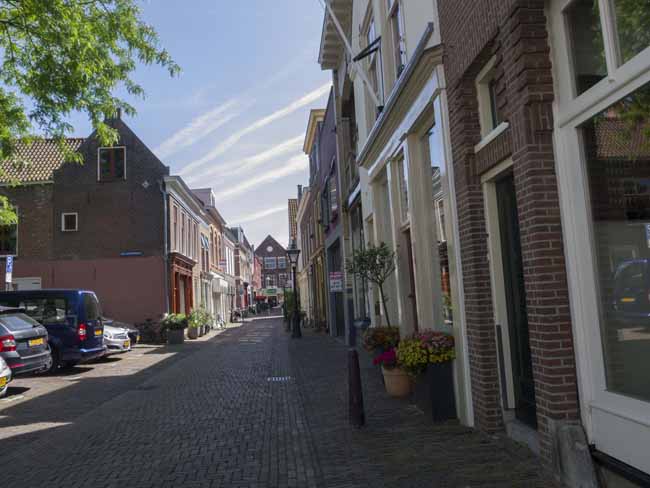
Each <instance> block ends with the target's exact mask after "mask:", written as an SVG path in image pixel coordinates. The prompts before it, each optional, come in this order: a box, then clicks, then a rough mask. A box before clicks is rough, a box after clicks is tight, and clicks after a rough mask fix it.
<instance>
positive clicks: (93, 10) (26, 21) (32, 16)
mask: <svg viewBox="0 0 650 488" xmlns="http://www.w3.org/2000/svg"><path fill="white" fill-rule="evenodd" d="M137 62H140V63H142V64H145V65H153V64H157V65H159V66H161V67H163V68H165V69H167V71H168V72H169V74H170V75H171V76H174V75H176V74H178V73H179V71H180V68H179V67H178V65H177V64H176V63H175V62H174V61H173V60H172V58H171V56H170V55H169V53H168V52H167V51H166V50H165V49H163V48H162V47H160V43H159V40H158V36H157V34H156V32H155V31H154V29H153V28H152V27H151V26H150V25H148V24H146V23H144V22H143V21H142V20H141V12H140V8H139V7H138V6H137V5H136V0H47V1H44V0H20V1H16V0H0V63H1V66H0V161H13V160H14V157H15V150H16V146H17V143H18V141H19V140H26V141H27V142H29V140H30V138H31V136H32V133H33V132H34V130H35V129H39V130H40V131H41V132H42V133H44V134H45V135H46V136H48V137H53V138H55V139H57V140H58V141H59V146H60V149H61V151H62V152H63V153H64V154H65V156H66V158H67V159H68V160H69V161H77V162H81V157H80V155H78V154H74V153H73V152H72V151H71V150H70V149H68V148H67V147H66V146H65V145H64V143H63V139H64V137H65V135H66V134H68V133H70V132H71V131H72V126H71V125H70V124H69V123H68V122H66V119H67V117H68V116H69V115H70V114H71V113H72V112H75V111H81V112H84V113H85V114H87V116H88V117H89V119H90V121H91V122H92V125H93V128H94V129H95V131H96V134H97V137H98V138H99V141H100V143H101V144H102V145H104V146H109V145H112V144H114V143H115V142H116V141H117V137H118V134H117V132H116V131H115V130H114V129H112V128H111V127H109V126H108V125H107V124H105V123H104V120H105V117H106V116H113V115H115V114H116V113H117V111H118V109H121V110H123V111H124V112H125V113H126V114H128V115H133V114H135V109H134V108H133V107H132V106H131V105H130V104H129V103H127V102H126V101H125V100H123V99H120V98H118V97H116V96H115V95H114V94H113V93H114V92H115V90H116V89H117V88H121V87H123V88H124V89H125V90H126V92H127V93H128V94H130V95H135V96H139V97H143V96H144V89H143V88H142V86H140V85H139V84H138V83H136V82H135V81H133V79H132V77H131V75H132V73H133V72H134V70H135V68H136V64H137ZM28 106H29V109H28V108H27V107H28ZM5 206H6V205H5ZM1 217H2V216H0V218H1ZM3 222H7V221H6V220H0V223H3Z"/></svg>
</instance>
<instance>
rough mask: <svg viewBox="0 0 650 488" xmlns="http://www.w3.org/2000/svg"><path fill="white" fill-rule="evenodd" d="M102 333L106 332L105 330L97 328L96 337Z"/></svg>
mask: <svg viewBox="0 0 650 488" xmlns="http://www.w3.org/2000/svg"><path fill="white" fill-rule="evenodd" d="M102 334H104V331H103V330H102V329H95V337H99V336H100V335H102Z"/></svg>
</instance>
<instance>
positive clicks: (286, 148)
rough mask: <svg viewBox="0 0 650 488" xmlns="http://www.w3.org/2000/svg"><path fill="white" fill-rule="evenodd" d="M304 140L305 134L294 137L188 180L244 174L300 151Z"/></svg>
mask: <svg viewBox="0 0 650 488" xmlns="http://www.w3.org/2000/svg"><path fill="white" fill-rule="evenodd" d="M304 139H305V135H304V134H301V135H299V136H296V137H292V138H291V139H287V140H286V141H283V142H281V143H280V144H276V145H275V146H272V147H270V148H269V149H267V150H265V151H262V152H260V153H258V154H255V155H254V156H249V157H247V158H244V159H242V160H241V161H231V162H228V163H223V164H219V165H217V166H213V167H211V168H210V169H208V170H206V171H203V172H201V173H197V174H191V175H188V176H187V180H188V181H197V180H200V179H203V178H206V177H215V176H233V175H240V174H244V173H246V172H248V171H251V170H253V169H255V168H257V167H258V166H260V165H262V164H264V163H266V162H268V161H271V160H272V159H274V158H277V157H279V156H282V155H283V154H287V153H291V152H294V151H297V150H299V149H300V148H301V147H302V144H303V142H304Z"/></svg>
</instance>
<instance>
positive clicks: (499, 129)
mask: <svg viewBox="0 0 650 488" xmlns="http://www.w3.org/2000/svg"><path fill="white" fill-rule="evenodd" d="M508 127H510V124H509V123H508V122H501V123H500V124H499V125H497V126H496V127H495V128H494V129H492V130H491V131H490V132H489V133H488V134H487V135H486V136H485V137H484V138H483V139H481V142H479V143H478V144H477V145H476V146H474V153H478V152H479V151H480V150H481V149H483V148H484V147H485V146H487V145H488V144H489V143H491V142H492V141H493V140H495V139H496V138H497V137H499V136H500V135H501V134H502V133H504V132H505V131H506V130H507V129H508Z"/></svg>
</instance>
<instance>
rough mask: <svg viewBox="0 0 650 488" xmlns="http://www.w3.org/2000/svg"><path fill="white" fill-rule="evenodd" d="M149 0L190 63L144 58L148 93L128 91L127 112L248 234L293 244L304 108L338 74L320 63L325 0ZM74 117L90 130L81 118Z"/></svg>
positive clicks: (315, 103) (152, 14)
mask: <svg viewBox="0 0 650 488" xmlns="http://www.w3.org/2000/svg"><path fill="white" fill-rule="evenodd" d="M142 6H143V13H144V19H145V20H146V21H147V22H148V23H150V24H152V25H153V26H154V27H155V29H156V30H157V31H158V33H159V35H160V39H161V41H162V44H163V45H164V46H165V47H166V48H167V49H168V50H169V51H170V53H171V54H172V56H173V57H174V59H175V61H176V62H177V63H178V64H179V65H180V66H181V68H182V70H183V72H182V73H181V75H180V76H179V77H176V78H170V77H169V76H168V74H167V72H166V71H164V70H163V69H161V68H159V67H141V68H140V69H138V71H137V72H136V73H135V76H134V79H135V80H136V81H138V82H139V83H141V84H142V85H143V86H144V88H145V90H146V92H147V97H146V99H144V100H140V99H136V100H130V101H131V103H133V104H134V106H135V107H136V109H137V111H138V115H137V116H136V117H132V118H125V121H126V123H127V124H128V125H129V126H130V127H131V128H132V129H133V130H134V131H135V132H136V133H137V134H138V136H139V137H140V138H141V139H142V140H143V141H144V142H145V144H147V145H148V146H149V147H150V148H151V149H153V150H154V152H155V153H156V154H157V155H158V157H159V158H160V159H161V160H162V161H163V163H165V164H167V165H169V166H170V167H171V171H172V173H173V174H180V175H181V176H182V177H183V178H184V179H185V180H186V182H187V183H188V184H189V185H190V187H193V188H194V187H197V188H198V187H207V186H210V187H212V188H213V189H214V191H215V194H216V195H217V198H218V199H219V201H218V207H219V210H220V211H221V213H222V215H223V216H224V218H225V219H226V220H227V221H228V223H229V224H231V225H237V224H239V223H241V225H242V226H243V227H244V229H245V231H246V234H247V236H248V238H249V240H250V241H251V242H252V243H253V244H257V243H259V242H261V241H262V239H263V238H264V237H265V236H266V235H267V234H271V235H273V236H274V237H276V239H278V241H279V242H281V243H283V244H284V243H286V242H287V240H288V229H287V227H288V223H287V198H290V197H295V196H296V191H297V190H296V186H297V185H298V184H306V183H307V182H308V169H307V158H306V156H305V155H304V154H303V153H302V142H303V137H304V133H305V129H306V125H307V118H308V114H309V110H310V109H312V108H324V107H325V104H326V102H327V94H328V93H329V89H328V85H329V84H330V82H331V75H330V73H329V72H323V71H321V69H320V66H319V65H318V63H317V58H318V46H319V41H320V33H321V26H322V21H323V10H322V7H321V6H320V4H319V2H318V0H246V1H242V2H225V1H223V0H191V1H188V2H178V1H175V0H148V1H145V2H144V3H143V4H142ZM72 122H73V124H74V125H75V135H79V136H85V135H88V133H89V131H90V127H89V124H88V122H87V121H86V120H84V119H81V118H75V119H74V120H73V121H72ZM265 214H266V215H265ZM260 216H261V217H260Z"/></svg>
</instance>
